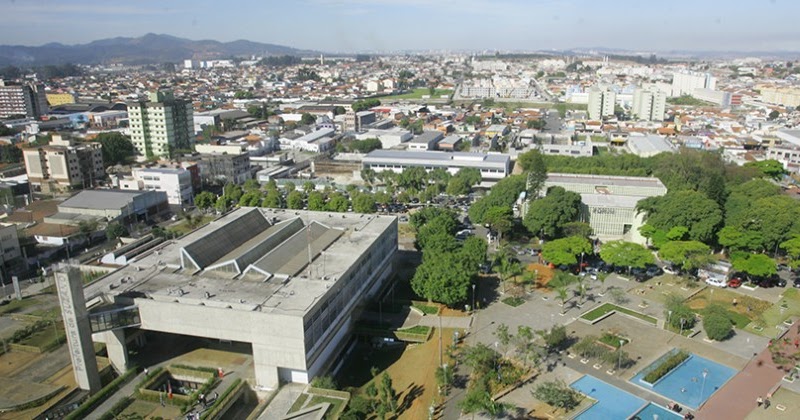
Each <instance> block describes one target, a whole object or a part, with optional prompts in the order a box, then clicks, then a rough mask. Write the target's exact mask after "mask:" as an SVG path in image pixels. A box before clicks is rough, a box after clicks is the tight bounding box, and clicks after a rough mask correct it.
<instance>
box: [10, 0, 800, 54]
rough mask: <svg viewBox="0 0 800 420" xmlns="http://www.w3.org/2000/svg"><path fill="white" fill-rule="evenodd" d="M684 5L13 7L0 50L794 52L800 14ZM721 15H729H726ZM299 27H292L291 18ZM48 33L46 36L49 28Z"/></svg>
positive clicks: (307, 2)
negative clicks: (172, 41)
mask: <svg viewBox="0 0 800 420" xmlns="http://www.w3.org/2000/svg"><path fill="white" fill-rule="evenodd" d="M709 3H712V4H707V3H701V2H689V1H685V0H679V1H676V2H673V3H672V4H671V5H670V7H669V8H667V9H658V8H657V7H656V6H655V5H654V4H649V3H647V2H642V3H640V2H635V1H631V0H623V1H618V2H613V3H599V2H590V1H587V0H571V1H554V0H532V1H522V0H496V1H490V0H460V1H457V0H442V1H438V2H428V1H425V0H405V1H399V0H299V1H295V2H274V1H268V2H256V1H251V0H247V1H241V2H237V3H236V4H235V5H234V7H227V8H220V7H219V3H216V2H211V1H196V2H188V1H176V2H170V3H168V5H166V6H165V5H164V4H163V3H157V2H154V1H150V0H146V1H140V2H136V3H132V4H127V5H116V4H107V3H103V2H98V1H94V0H80V1H75V2H71V3H69V4H64V3H60V2H51V1H45V2H40V3H39V2H37V3H36V4H28V3H23V2H21V1H15V0H10V1H9V2H8V3H7V4H6V7H5V8H4V11H5V12H6V13H5V14H6V19H5V22H4V27H3V28H2V29H0V35H2V39H3V41H2V42H1V43H2V44H7V45H31V46H34V45H43V44H47V43H52V42H58V43H62V44H84V43H88V42H91V41H94V40H98V39H105V38H114V37H120V36H122V37H138V36H142V35H144V34H146V33H163V34H169V35H173V36H177V37H182V38H188V39H193V40H199V39H213V40H217V41H222V42H227V41H233V40H239V39H246V40H250V41H256V42H264V43H271V44H278V45H285V46H289V47H293V48H299V49H310V50H318V51H325V52H361V51H402V50H417V51H425V50H466V51H480V50H522V51H534V50H548V49H571V48H582V49H590V48H601V47H603V48H615V49H627V50H636V51H653V52H658V51H673V50H685V51H741V52H747V51H780V50H784V51H792V50H794V51H797V44H796V42H795V41H794V40H796V39H798V36H800V30H798V29H797V28H796V27H795V26H794V25H793V22H792V20H793V17H794V16H796V15H797V13H798V12H800V4H797V3H791V2H788V1H782V0H770V1H763V2H757V3H756V2H753V1H746V0H734V1H728V2H724V3H721V4H720V2H709ZM723 6H724V8H723ZM287 16H288V17H293V18H292V19H286V18H285V17H287ZM43 28H44V29H43Z"/></svg>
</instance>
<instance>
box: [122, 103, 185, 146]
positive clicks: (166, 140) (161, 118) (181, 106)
mask: <svg viewBox="0 0 800 420" xmlns="http://www.w3.org/2000/svg"><path fill="white" fill-rule="evenodd" d="M193 113H194V111H193V110H192V103H191V102H189V101H185V100H182V99H175V96H174V95H173V94H172V91H169V90H159V91H156V92H151V93H150V95H149V101H141V102H130V103H128V118H129V120H130V129H131V141H132V142H133V146H134V148H135V149H136V154H137V155H139V156H141V157H145V158H151V157H157V156H161V157H166V158H169V157H172V155H173V154H174V153H175V152H176V151H179V150H190V149H191V148H192V143H193V137H194V119H193Z"/></svg>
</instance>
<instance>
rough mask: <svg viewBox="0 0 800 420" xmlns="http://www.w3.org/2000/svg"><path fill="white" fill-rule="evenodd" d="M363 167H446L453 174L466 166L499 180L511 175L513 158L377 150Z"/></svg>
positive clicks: (399, 169)
mask: <svg viewBox="0 0 800 420" xmlns="http://www.w3.org/2000/svg"><path fill="white" fill-rule="evenodd" d="M362 165H363V169H367V168H369V169H372V170H374V171H375V172H383V171H394V172H397V173H400V172H403V170H405V169H406V168H413V167H422V168H425V169H426V170H428V171H431V170H433V169H436V168H441V169H445V170H447V171H448V172H450V173H451V174H455V173H457V172H458V171H459V170H460V169H462V168H474V169H477V170H479V171H480V172H481V179H482V180H483V181H485V182H490V183H491V182H497V181H499V180H501V179H503V178H505V177H506V176H508V174H509V172H510V169H511V157H510V156H509V155H504V154H500V153H488V154H487V153H472V152H434V151H421V152H406V151H401V150H374V151H372V152H369V153H368V154H367V155H366V156H365V157H364V159H363V160H362Z"/></svg>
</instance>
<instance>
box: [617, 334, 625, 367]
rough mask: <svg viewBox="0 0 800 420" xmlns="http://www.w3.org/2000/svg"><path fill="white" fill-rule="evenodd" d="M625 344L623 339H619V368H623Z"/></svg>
mask: <svg viewBox="0 0 800 420" xmlns="http://www.w3.org/2000/svg"><path fill="white" fill-rule="evenodd" d="M624 344H625V342H624V341H623V340H619V349H617V351H618V352H619V360H618V361H617V370H622V346H623V345H624Z"/></svg>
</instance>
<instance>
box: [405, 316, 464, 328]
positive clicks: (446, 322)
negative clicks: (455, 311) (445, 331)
mask: <svg viewBox="0 0 800 420" xmlns="http://www.w3.org/2000/svg"><path fill="white" fill-rule="evenodd" d="M440 319H441V321H440ZM440 323H441V326H442V328H453V329H460V330H467V329H469V327H470V326H471V325H472V317H471V316H423V317H422V319H420V320H419V322H418V323H417V325H423V326H426V327H433V328H439V325H440Z"/></svg>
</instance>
